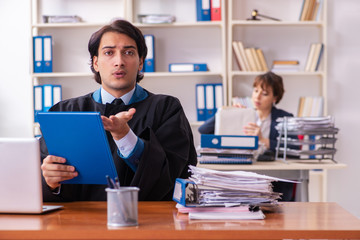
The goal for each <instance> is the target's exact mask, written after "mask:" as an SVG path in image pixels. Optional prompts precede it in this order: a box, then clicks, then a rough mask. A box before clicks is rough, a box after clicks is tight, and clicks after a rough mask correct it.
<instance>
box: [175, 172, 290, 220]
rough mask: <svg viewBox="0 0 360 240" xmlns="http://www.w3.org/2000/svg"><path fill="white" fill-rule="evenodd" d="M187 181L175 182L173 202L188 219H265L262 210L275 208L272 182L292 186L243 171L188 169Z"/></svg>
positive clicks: (277, 195) (275, 197) (274, 193)
mask: <svg viewBox="0 0 360 240" xmlns="http://www.w3.org/2000/svg"><path fill="white" fill-rule="evenodd" d="M189 169H190V172H191V177H190V178H189V179H176V184H175V190H174V195H173V199H174V201H176V202H177V203H178V205H177V208H178V212H179V213H188V214H189V219H218V220H220V219H264V217H265V215H264V214H263V213H262V211H261V207H263V206H264V207H265V206H266V207H267V208H269V206H270V207H273V206H276V205H277V201H278V199H279V198H280V197H281V194H280V193H277V192H273V189H272V184H271V183H272V182H273V181H285V182H293V181H289V180H285V179H280V178H274V177H269V176H266V175H261V174H257V173H253V172H245V171H216V170H210V169H205V168H199V167H195V166H189Z"/></svg>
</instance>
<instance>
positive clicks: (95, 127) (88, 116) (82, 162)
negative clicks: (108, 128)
mask: <svg viewBox="0 0 360 240" xmlns="http://www.w3.org/2000/svg"><path fill="white" fill-rule="evenodd" d="M37 117H38V120H39V123H40V129H41V132H42V135H43V137H44V140H45V143H46V146H47V148H48V151H49V154H51V155H54V156H60V157H64V158H66V164H69V165H72V166H74V167H75V169H76V171H77V172H78V173H79V175H78V176H77V177H75V178H73V179H70V180H66V181H64V182H62V183H71V184H107V182H106V177H105V176H106V175H109V176H110V177H111V178H115V177H117V172H116V169H115V165H114V161H113V158H112V154H111V151H110V147H109V143H108V141H107V137H106V134H105V130H104V127H103V123H102V120H101V117H100V113H98V112H46V113H45V112H43V113H38V116H37Z"/></svg>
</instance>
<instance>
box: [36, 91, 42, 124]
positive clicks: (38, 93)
mask: <svg viewBox="0 0 360 240" xmlns="http://www.w3.org/2000/svg"><path fill="white" fill-rule="evenodd" d="M42 98H43V87H42V86H41V85H39V86H34V122H38V120H37V113H39V112H42V111H43V99H42Z"/></svg>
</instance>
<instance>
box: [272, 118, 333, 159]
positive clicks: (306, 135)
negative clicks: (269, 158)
mask: <svg viewBox="0 0 360 240" xmlns="http://www.w3.org/2000/svg"><path fill="white" fill-rule="evenodd" d="M277 122H278V124H277V125H276V129H277V130H278V131H279V138H278V139H279V141H278V145H277V151H276V152H277V155H278V154H283V156H284V159H285V158H286V157H290V158H292V157H296V158H297V159H331V160H334V154H335V153H336V149H335V142H336V138H335V134H337V133H338V131H339V129H338V128H336V127H335V120H334V118H333V117H332V116H327V117H285V118H279V119H277ZM289 136H298V138H289Z"/></svg>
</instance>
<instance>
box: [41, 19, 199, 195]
mask: <svg viewBox="0 0 360 240" xmlns="http://www.w3.org/2000/svg"><path fill="white" fill-rule="evenodd" d="M88 49H89V52H90V56H91V70H92V71H93V72H94V75H95V80H96V81H97V82H98V83H99V84H101V88H100V89H98V90H97V91H95V92H93V93H90V94H87V95H85V96H81V97H77V98H73V99H69V100H65V101H62V102H60V103H58V104H56V105H54V106H53V107H52V108H51V109H50V111H84V112H94V111H96V112H100V113H101V115H102V117H101V118H102V121H103V124H104V128H105V130H106V133H107V138H108V141H109V145H110V149H111V152H112V156H113V159H114V164H115V167H116V170H117V173H118V176H119V180H120V184H121V185H122V186H137V187H139V188H140V191H139V200H171V199H172V193H173V188H174V184H175V179H176V178H177V177H181V178H187V177H188V176H189V172H188V165H196V163H197V156H196V151H195V148H194V143H193V136H192V133H191V128H190V125H189V122H188V120H187V118H186V116H185V114H184V111H183V108H182V106H181V104H180V102H179V100H178V99H177V98H174V97H171V96H167V95H156V94H153V93H150V92H148V91H147V90H145V89H143V88H142V87H141V86H140V85H138V84H137V83H138V82H139V81H140V80H141V79H142V78H143V75H142V73H141V72H140V71H141V69H142V67H143V63H144V59H145V57H146V54H147V48H146V45H145V41H144V37H143V35H142V33H141V32H140V30H139V29H137V28H136V27H134V26H133V25H132V24H130V23H129V22H127V21H124V20H116V21H114V22H113V23H111V24H110V25H106V26H104V27H103V28H101V29H100V30H99V31H97V32H95V33H94V34H93V35H92V36H91V38H90V41H89V45H88ZM114 99H115V100H114ZM120 99H121V100H120ZM116 101H120V104H113V103H112V102H116ZM89 131H91V129H89ZM41 158H42V165H41V169H42V173H43V197H44V201H96V200H106V192H105V188H106V186H105V185H85V184H83V185H81V184H60V182H61V181H64V180H67V179H71V178H74V177H76V176H77V174H78V173H77V172H76V169H74V167H73V166H69V165H66V164H58V163H66V159H64V158H62V157H59V156H52V155H48V151H47V148H46V144H45V142H44V140H43V139H41ZM84 161H86V160H85V159H84Z"/></svg>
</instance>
